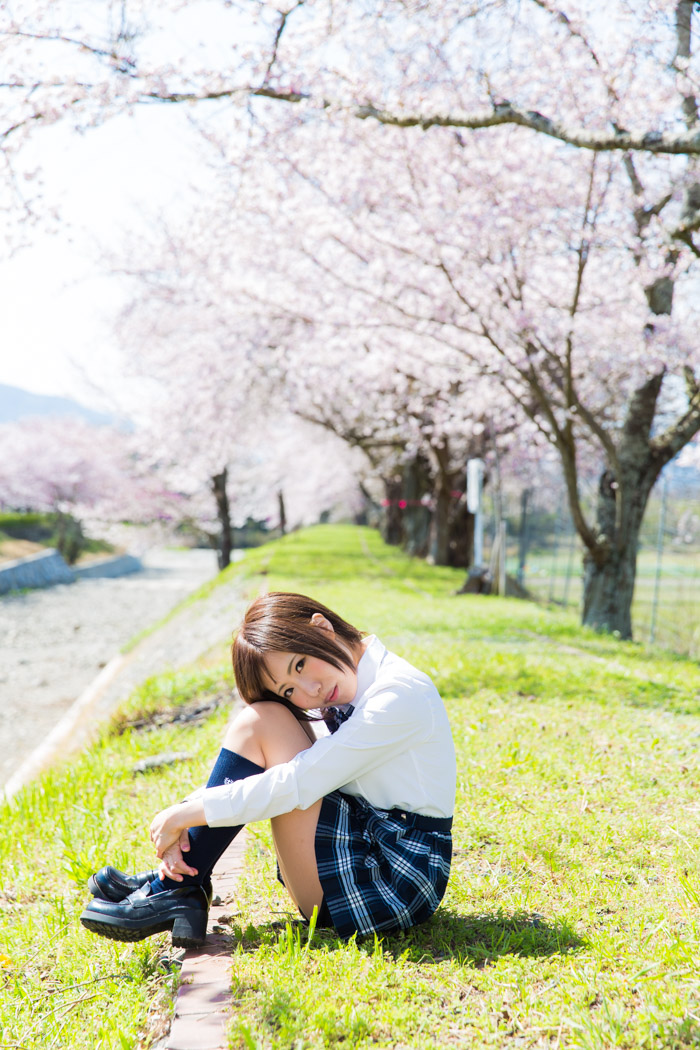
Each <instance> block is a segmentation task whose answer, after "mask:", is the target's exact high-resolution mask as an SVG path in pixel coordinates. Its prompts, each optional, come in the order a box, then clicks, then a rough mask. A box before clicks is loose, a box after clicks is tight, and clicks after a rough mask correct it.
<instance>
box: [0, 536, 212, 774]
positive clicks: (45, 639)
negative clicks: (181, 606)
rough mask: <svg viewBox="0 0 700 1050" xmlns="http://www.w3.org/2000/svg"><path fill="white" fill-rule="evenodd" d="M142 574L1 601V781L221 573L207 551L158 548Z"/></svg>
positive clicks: (86, 582)
mask: <svg viewBox="0 0 700 1050" xmlns="http://www.w3.org/2000/svg"><path fill="white" fill-rule="evenodd" d="M142 560H143V562H144V571H143V572H139V573H133V574H131V575H129V576H122V577H120V578H119V579H114V580H110V579H102V580H100V579H97V580H90V579H86V580H80V581H78V582H77V583H73V584H65V585H60V586H58V587H51V588H47V589H46V590H36V591H29V592H27V593H24V594H14V595H8V596H5V597H3V598H1V599H0V784H3V783H5V782H6V781H7V780H8V779H9V777H10V776H11V775H12V773H13V772H14V771H15V770H16V769H17V768H18V767H19V765H20V764H21V763H22V762H23V761H24V759H25V758H27V756H28V755H29V754H30V753H31V752H32V751H33V750H34V748H36V747H37V746H38V745H39V744H40V743H41V742H42V740H43V739H44V737H45V736H46V734H47V733H48V732H49V731H50V730H51V729H52V728H53V726H54V725H55V724H56V723H57V722H58V720H59V719H60V718H61V717H62V715H63V714H64V713H65V712H66V711H67V710H68V708H69V707H70V705H71V704H72V703H73V701H74V700H76V699H77V697H78V696H79V695H80V693H81V692H82V691H83V689H85V688H86V687H87V686H88V685H89V684H90V682H91V681H92V680H93V679H94V677H95V676H96V675H97V674H98V673H99V671H100V669H101V668H102V667H104V665H105V664H106V663H107V662H108V661H109V660H110V659H111V658H112V657H113V656H115V655H116V654H117V653H118V652H119V650H120V649H121V647H122V646H123V645H124V644H125V643H126V642H128V641H129V639H130V638H132V637H133V636H134V635H135V634H137V633H138V632H139V631H142V630H144V629H145V628H146V627H149V626H150V625H151V624H153V623H155V622H156V621H157V620H159V619H160V618H161V617H162V616H164V615H165V614H166V613H167V612H169V611H170V609H172V608H173V606H174V605H176V604H177V602H179V601H180V600H181V599H183V598H184V597H186V596H187V595H188V594H190V593H191V592H192V591H193V590H195V589H196V588H197V587H199V586H200V585H201V584H202V583H204V582H205V581H206V580H208V579H210V578H211V577H212V576H214V575H215V574H216V572H217V565H216V556H215V554H214V552H213V551H208V550H192V551H177V550H159V551H152V552H149V553H148V554H147V555H145V556H144V558H143V559H142Z"/></svg>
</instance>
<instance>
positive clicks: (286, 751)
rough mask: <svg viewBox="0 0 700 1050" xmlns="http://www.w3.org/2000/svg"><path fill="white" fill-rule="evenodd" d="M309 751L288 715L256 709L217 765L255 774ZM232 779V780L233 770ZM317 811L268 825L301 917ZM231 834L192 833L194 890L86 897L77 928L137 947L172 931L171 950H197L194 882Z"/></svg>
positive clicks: (313, 890)
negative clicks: (143, 940) (138, 942)
mask: <svg viewBox="0 0 700 1050" xmlns="http://www.w3.org/2000/svg"><path fill="white" fill-rule="evenodd" d="M310 746H311V739H310V738H309V736H308V734H307V732H306V731H305V729H304V726H303V724H302V723H300V722H298V721H297V720H296V719H295V717H294V715H293V714H292V713H291V712H290V711H288V710H287V709H286V708H284V707H282V706H281V705H280V704H275V703H264V704H259V705H256V707H249V708H246V709H244V710H243V711H242V712H241V713H240V714H239V715H238V716H237V718H236V719H235V721H234V722H233V724H232V725H231V727H230V728H229V730H228V732H227V734H226V737H225V739H224V747H223V748H222V751H221V754H220V756H219V760H218V762H217V765H219V764H221V765H222V766H223V765H225V764H226V763H229V762H233V764H234V765H236V764H238V765H239V768H240V765H243V766H246V765H247V766H249V767H251V768H252V769H255V770H256V771H260V772H262V771H263V768H269V767H270V766H273V765H278V764H279V763H281V762H286V761H289V759H291V758H293V757H294V756H295V755H297V754H299V752H300V751H304V750H305V749H306V748H307V747H310ZM232 775H233V778H234V779H238V777H237V776H236V774H235V770H232ZM246 775H248V774H246V773H245V772H243V776H246ZM224 782H225V780H224ZM320 809H321V803H320V802H318V803H316V804H315V805H314V806H311V807H310V808H309V809H307V810H304V811H301V810H295V811H294V812H292V813H287V814H284V816H280V817H276V818H275V819H274V821H273V834H274V838H275V845H276V847H277V851H278V857H279V861H280V869H281V871H282V872H283V877H284V879H285V885H286V886H287V888H288V890H289V891H290V893H291V896H292V898H293V900H294V901H295V903H296V904H297V906H298V907H300V909H301V910H302V912H303V913H304V914H305V915H307V916H310V915H311V912H312V911H313V908H314V905H319V906H320V904H321V902H322V899H323V891H322V889H321V884H320V882H319V878H318V870H317V867H316V854H315V849H314V839H315V834H316V824H317V822H318V815H319V812H320ZM238 831H240V827H230V828H208V827H206V826H205V827H201V828H195V829H192V831H191V832H190V839H191V842H192V848H191V850H190V852H189V853H188V854H187V858H188V862H189V863H190V865H191V867H193V868H197V869H198V876H197V880H198V883H196V884H195V885H191V884H187V883H186V882H180V883H178V882H175V883H174V884H173V885H172V886H170V885H165V884H164V883H163V881H162V880H160V879H157V880H156V881H155V883H151V884H150V887H149V886H148V885H146V886H143V887H142V888H141V889H140V890H137V891H136V892H135V893H132V894H131V895H130V896H128V897H126V898H125V899H124V900H122V901H114V900H105V899H99V898H94V899H93V900H92V902H91V903H90V904H88V906H87V908H86V909H85V911H84V912H83V914H82V916H81V918H80V921H81V922H82V924H83V925H84V926H86V927H87V929H89V930H92V931H94V932H95V933H99V934H100V935H102V936H104V937H110V938H112V939H113V940H118V941H133V940H139V939H141V938H142V937H150V936H151V934H153V933H158V932H160V931H161V930H165V929H172V931H173V944H174V945H176V946H181V947H185V948H192V947H196V946H198V945H199V944H201V943H202V942H203V940H204V937H205V935H206V926H207V912H208V906H209V904H208V899H207V895H206V890H205V888H204V887H203V886H202V885H201V880H202V878H203V877H204V876H205V875H206V873H207V872H208V871H210V870H211V868H212V867H213V865H214V864H215V862H216V860H217V859H218V857H219V856H220V855H221V853H222V852H223V850H224V849H225V848H226V845H227V844H228V842H230V841H231V840H232V839H233V838H234V837H235V835H236V834H237V833H238ZM222 832H223V834H222ZM157 883H159V884H160V885H156V884H157Z"/></svg>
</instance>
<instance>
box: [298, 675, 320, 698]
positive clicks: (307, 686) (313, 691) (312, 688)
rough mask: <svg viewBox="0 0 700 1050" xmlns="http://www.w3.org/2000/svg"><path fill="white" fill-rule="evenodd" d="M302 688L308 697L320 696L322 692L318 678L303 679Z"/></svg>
mask: <svg viewBox="0 0 700 1050" xmlns="http://www.w3.org/2000/svg"><path fill="white" fill-rule="evenodd" d="M301 687H302V689H303V690H304V692H305V693H306V694H307V695H308V696H318V694H319V693H320V692H321V683H320V682H319V681H318V679H316V678H306V679H304V678H302V680H301Z"/></svg>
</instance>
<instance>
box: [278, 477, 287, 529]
mask: <svg viewBox="0 0 700 1050" xmlns="http://www.w3.org/2000/svg"><path fill="white" fill-rule="evenodd" d="M277 506H278V507H279V516H280V532H281V533H282V535H283V536H284V535H285V534H286V532H287V511H286V508H285V505H284V492H282V489H278V491H277Z"/></svg>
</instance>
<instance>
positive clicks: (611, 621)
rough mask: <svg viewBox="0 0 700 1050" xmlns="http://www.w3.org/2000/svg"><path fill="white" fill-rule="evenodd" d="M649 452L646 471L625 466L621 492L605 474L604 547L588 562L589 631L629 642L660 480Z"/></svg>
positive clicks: (601, 494)
mask: <svg viewBox="0 0 700 1050" xmlns="http://www.w3.org/2000/svg"><path fill="white" fill-rule="evenodd" d="M645 444H646V442H645ZM627 451H629V448H628V450H627ZM646 451H647V455H646V456H644V457H642V469H641V470H637V469H634V468H633V467H632V466H631V464H630V463H629V460H628V462H627V464H626V465H625V464H624V461H623V469H622V487H621V489H618V485H617V481H616V478H615V475H614V474H613V473H612V471H610V470H605V471H603V473H602V475H601V477H600V482H599V486H598V503H597V526H598V530H599V532H598V535H599V546H598V550H597V551H596V552H591V551H588V552H587V553H586V555H585V557H584V561H583V567H584V573H583V617H582V622H583V624H584V626H586V627H593V628H594V629H595V630H597V631H608V632H610V633H614V634H617V635H619V637H620V638H624V639H630V638H631V637H632V599H633V597H634V581H635V576H636V571H637V548H638V545H639V530H640V528H641V524H642V519H643V517H644V511H645V510H646V505H647V501H648V499H649V493H650V492H651V489H652V486H653V484H654V481H655V480H656V477H657V474H658V470H657V468H656V465H655V464H653V462H652V461H651V460H650V458H649V456H648V448H647V450H646ZM625 466H626V467H627V469H625ZM616 502H619V503H620V506H616Z"/></svg>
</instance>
